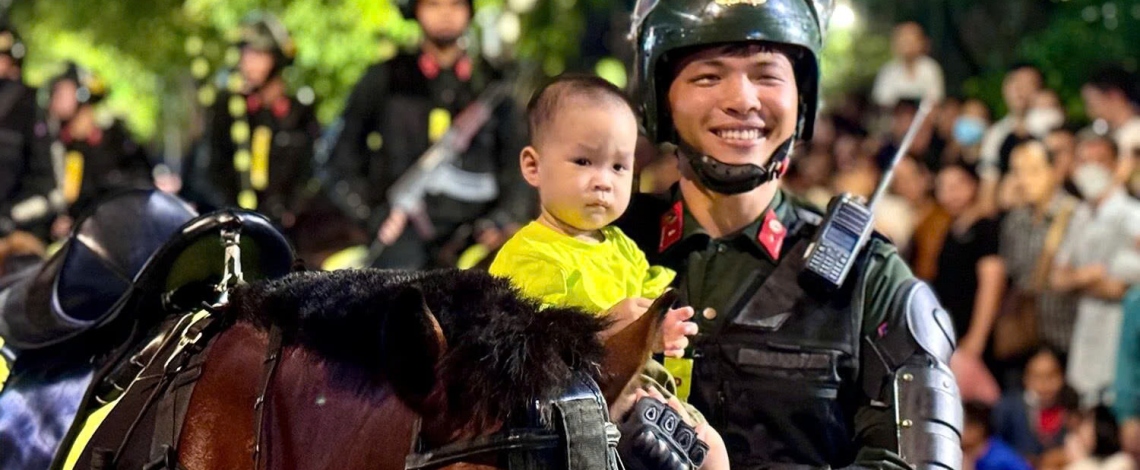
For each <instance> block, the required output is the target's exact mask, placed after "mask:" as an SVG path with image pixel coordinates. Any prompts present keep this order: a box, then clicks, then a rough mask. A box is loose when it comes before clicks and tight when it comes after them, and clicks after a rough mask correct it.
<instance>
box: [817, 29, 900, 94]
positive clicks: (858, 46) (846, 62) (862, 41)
mask: <svg viewBox="0 0 1140 470" xmlns="http://www.w3.org/2000/svg"><path fill="white" fill-rule="evenodd" d="M890 55H891V51H890V41H889V38H887V37H886V36H883V35H878V34H872V33H870V32H868V31H865V30H862V29H846V30H844V29H837V28H832V29H831V30H830V31H829V32H828V34H827V37H826V39H825V42H824V47H823V53H822V61H823V63H822V64H821V66H820V67H821V69H822V73H823V77H822V79H821V80H822V83H821V84H820V86H821V87H822V89H823V97H824V100H825V101H833V100H835V99H836V98H839V97H841V96H843V95H844V94H846V93H850V92H853V91H857V90H869V89H870V87H871V84H872V83H873V82H874V80H875V75H876V74H877V73H878V72H879V67H880V66H881V65H882V64H884V63H886V62H887V60H889V59H890Z"/></svg>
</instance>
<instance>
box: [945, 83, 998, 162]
mask: <svg viewBox="0 0 1140 470" xmlns="http://www.w3.org/2000/svg"><path fill="white" fill-rule="evenodd" d="M989 123H990V109H989V107H987V106H986V104H985V103H983V102H982V101H981V100H978V99H973V98H971V99H968V100H966V101H965V102H963V103H962V108H961V112H960V113H959V114H958V116H957V117H956V118H955V119H954V129H953V131H952V136H953V139H952V140H951V141H950V142H949V143H948V144H947V145H946V148H945V149H944V150H943V151H942V155H941V158H942V162H941V163H942V164H946V163H952V162H956V161H962V162H966V163H969V164H977V163H978V155H979V154H980V153H981V148H982V138H983V137H984V136H985V133H986V127H987V126H989Z"/></svg>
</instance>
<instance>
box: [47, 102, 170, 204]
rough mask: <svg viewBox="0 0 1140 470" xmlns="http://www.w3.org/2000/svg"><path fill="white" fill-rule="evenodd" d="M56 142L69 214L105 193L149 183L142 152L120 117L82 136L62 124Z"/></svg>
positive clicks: (149, 174) (149, 165)
mask: <svg viewBox="0 0 1140 470" xmlns="http://www.w3.org/2000/svg"><path fill="white" fill-rule="evenodd" d="M56 144H58V145H61V146H62V150H63V151H62V152H60V153H62V157H63V158H62V161H61V162H59V163H60V164H61V168H60V175H61V177H62V178H61V183H60V186H61V188H60V189H61V190H62V191H63V197H64V199H65V200H66V201H67V203H68V213H69V215H71V216H72V217H78V216H80V215H83V213H84V212H85V211H86V210H88V209H89V208H90V207H91V205H92V204H93V203H94V202H96V201H98V199H99V198H101V197H103V196H105V195H107V194H108V193H111V192H114V191H117V190H121V189H127V188H137V187H148V186H151V185H152V184H153V183H152V179H151V164H150V161H149V159H148V158H147V155H146V152H145V151H144V150H143V148H142V147H140V146H139V145H138V144H137V143H135V141H134V140H133V139H131V137H130V134H129V133H128V131H127V130H126V127H125V126H124V125H123V124H122V122H120V121H114V122H112V123H111V124H110V125H109V126H106V127H97V128H95V129H93V130H92V131H91V133H90V134H89V135H87V136H86V138H82V139H80V138H75V137H72V136H71V134H70V133H69V132H68V131H67V129H66V128H65V129H63V130H61V131H60V134H59V141H58V142H57V143H56ZM53 145H54V144H53Z"/></svg>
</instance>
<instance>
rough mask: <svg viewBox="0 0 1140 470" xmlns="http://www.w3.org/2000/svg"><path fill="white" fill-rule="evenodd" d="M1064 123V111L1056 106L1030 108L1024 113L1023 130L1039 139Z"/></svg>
mask: <svg viewBox="0 0 1140 470" xmlns="http://www.w3.org/2000/svg"><path fill="white" fill-rule="evenodd" d="M1064 123H1065V113H1062V112H1061V110H1059V109H1057V108H1032V109H1030V110H1029V112H1027V113H1025V130H1027V131H1029V133H1030V134H1033V136H1034V137H1037V138H1039V139H1040V138H1044V137H1045V134H1048V133H1049V131H1051V130H1053V129H1056V128H1058V127H1061V125H1063V124H1064Z"/></svg>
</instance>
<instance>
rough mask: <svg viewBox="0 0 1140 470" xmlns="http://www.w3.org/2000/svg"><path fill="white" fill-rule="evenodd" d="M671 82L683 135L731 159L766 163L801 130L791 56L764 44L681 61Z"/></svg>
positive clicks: (712, 51)
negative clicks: (789, 57) (799, 128)
mask: <svg viewBox="0 0 1140 470" xmlns="http://www.w3.org/2000/svg"><path fill="white" fill-rule="evenodd" d="M675 77H676V78H674V79H673V83H672V84H671V85H670V86H669V112H670V113H672V117H673V126H674V127H675V128H676V129H677V134H678V136H679V137H680V139H681V140H682V141H683V142H684V143H685V144H687V145H689V146H692V147H693V148H694V149H695V150H697V151H698V152H701V153H703V154H706V155H710V156H712V157H714V158H716V159H717V160H720V161H722V162H724V163H730V164H747V163H750V164H754V165H763V164H764V163H766V162H767V161H768V158H770V157H771V155H772V153H773V152H775V150H776V149H777V148H778V147H779V146H780V145H781V144H783V143H784V142H786V141H787V140H788V139H790V138H791V137H792V135H793V134H794V133H795V130H796V118H797V112H798V110H797V107H798V103H799V92H798V89H797V86H796V77H795V73H794V69H793V67H792V62H791V60H789V59H788V56H786V55H784V54H783V53H780V52H777V51H775V50H772V49H770V48H767V47H764V46H762V45H760V44H753V45H749V46H745V47H739V46H736V47H732V46H729V47H715V48H710V49H705V50H703V51H700V52H696V53H694V54H693V55H691V56H689V57H688V58H686V59H685V60H684V61H682V62H681V65H680V67H679V68H678V71H677V73H676V75H675Z"/></svg>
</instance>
